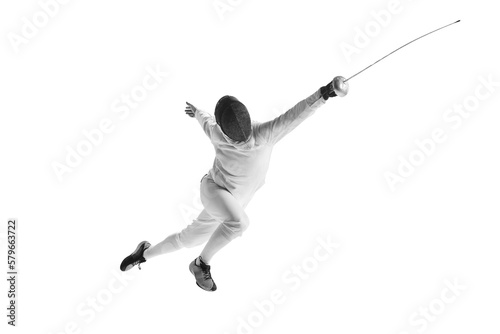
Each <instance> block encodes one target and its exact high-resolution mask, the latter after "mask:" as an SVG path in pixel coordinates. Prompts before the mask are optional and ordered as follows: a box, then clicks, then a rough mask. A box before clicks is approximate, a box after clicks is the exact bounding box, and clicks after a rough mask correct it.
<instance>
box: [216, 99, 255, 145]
mask: <svg viewBox="0 0 500 334" xmlns="http://www.w3.org/2000/svg"><path fill="white" fill-rule="evenodd" d="M215 120H216V121H217V124H219V126H220V127H221V129H222V131H223V132H224V134H225V135H226V136H228V137H229V138H231V139H232V140H234V141H246V140H247V139H248V138H249V137H250V134H251V131H252V125H251V119H250V114H249V113H248V110H247V108H246V107H245V105H244V104H243V103H241V102H240V101H239V100H238V99H237V98H235V97H234V96H229V95H226V96H224V97H222V98H221V99H220V100H219V102H217V105H216V106H215Z"/></svg>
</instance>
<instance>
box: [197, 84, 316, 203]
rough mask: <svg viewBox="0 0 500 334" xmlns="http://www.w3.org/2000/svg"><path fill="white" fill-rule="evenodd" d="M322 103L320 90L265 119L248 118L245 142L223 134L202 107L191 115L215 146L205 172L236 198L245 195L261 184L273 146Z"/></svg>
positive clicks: (254, 190) (250, 193)
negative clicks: (250, 126)
mask: <svg viewBox="0 0 500 334" xmlns="http://www.w3.org/2000/svg"><path fill="white" fill-rule="evenodd" d="M323 104H325V100H324V99H323V97H322V96H321V94H320V90H318V91H316V92H315V93H314V94H312V95H311V96H309V97H308V98H306V99H304V100H302V101H300V102H299V103H297V104H296V105H295V106H294V107H293V108H291V109H289V110H288V111H286V112H285V113H283V114H282V115H280V116H278V117H276V118H275V119H273V120H270V121H268V122H264V123H260V122H256V121H252V133H251V135H250V137H249V139H248V140H247V141H245V142H237V141H234V140H232V139H231V138H229V137H228V136H226V135H225V134H224V133H223V132H222V130H221V128H220V127H219V125H218V124H217V122H216V121H215V117H213V116H212V115H210V114H209V113H207V112H204V111H202V110H199V109H198V110H197V111H196V113H195V115H196V119H197V120H198V122H199V123H200V125H201V127H202V128H203V130H204V131H205V133H206V134H207V136H208V137H209V138H210V140H211V142H212V144H213V146H214V148H215V160H214V164H213V167H212V168H211V169H210V170H209V172H208V174H209V175H210V176H211V178H212V179H213V180H214V182H215V183H216V184H218V185H219V186H221V187H224V188H226V189H227V190H228V191H229V192H231V194H233V196H235V197H236V198H239V199H243V198H246V199H249V198H251V197H252V196H253V195H254V194H255V192H256V191H257V190H258V189H259V188H260V187H262V185H264V182H265V178H266V174H267V170H268V168H269V161H270V158H271V152H272V149H273V146H274V145H275V144H276V143H277V142H278V141H279V140H281V139H282V138H283V137H284V136H285V135H287V134H288V133H290V131H292V130H293V129H295V128H296V127H297V126H298V125H299V124H300V123H302V122H303V121H304V120H305V119H306V118H308V117H309V116H311V115H312V114H314V112H315V111H316V110H317V109H318V108H319V107H321V106H322V105H323Z"/></svg>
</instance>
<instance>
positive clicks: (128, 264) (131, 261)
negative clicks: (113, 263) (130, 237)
mask: <svg viewBox="0 0 500 334" xmlns="http://www.w3.org/2000/svg"><path fill="white" fill-rule="evenodd" d="M149 247H151V244H150V243H149V242H147V241H143V242H141V243H139V245H137V248H136V249H135V251H134V252H133V253H132V254H130V255H129V256H127V257H126V258H125V259H123V261H122V264H120V270H121V271H127V270H129V269H131V268H132V267H133V266H135V265H136V264H137V266H138V267H139V269H141V263H143V262H146V259H145V258H144V256H143V254H144V251H145V250H146V249H148V248H149Z"/></svg>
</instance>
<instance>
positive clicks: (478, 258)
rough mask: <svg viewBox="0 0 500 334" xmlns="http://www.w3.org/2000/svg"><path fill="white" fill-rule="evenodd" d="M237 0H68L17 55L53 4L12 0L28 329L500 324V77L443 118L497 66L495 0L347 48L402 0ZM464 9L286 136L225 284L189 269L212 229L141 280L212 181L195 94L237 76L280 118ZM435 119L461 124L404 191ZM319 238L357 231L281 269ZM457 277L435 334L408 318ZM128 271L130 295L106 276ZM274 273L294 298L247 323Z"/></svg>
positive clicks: (455, 6)
mask: <svg viewBox="0 0 500 334" xmlns="http://www.w3.org/2000/svg"><path fill="white" fill-rule="evenodd" d="M222 3H226V1H222ZM228 3H229V5H228V6H231V10H230V11H227V12H225V13H223V15H222V16H221V15H219V13H218V12H217V10H216V9H215V8H214V3H213V2H212V1H211V0H205V1H201V0H199V1H175V2H174V1H171V2H167V1H117V0H115V1H106V2H103V1H95V0H91V1H76V0H75V1H70V2H69V3H68V4H64V5H60V8H59V11H58V12H57V13H56V14H55V15H54V17H52V18H50V19H49V22H48V24H47V25H46V26H45V27H42V28H40V29H39V31H38V33H37V34H36V35H35V36H33V37H32V38H30V39H27V43H25V44H22V45H20V46H19V48H18V52H16V50H15V48H14V47H13V45H12V43H11V42H10V41H9V38H8V36H12V34H21V30H22V27H23V24H25V23H24V21H23V17H26V18H28V19H29V20H31V21H32V17H33V15H34V14H35V13H37V12H39V11H40V10H41V8H40V4H39V3H38V2H37V1H34V0H29V1H28V0H23V1H15V2H13V1H9V2H2V4H1V7H0V22H1V28H2V36H3V39H2V41H3V42H2V43H1V45H0V48H1V57H2V61H1V63H0V67H1V71H0V73H1V79H0V84H1V91H2V95H1V96H2V97H1V99H0V108H1V113H0V115H1V116H0V117H1V118H0V147H1V151H0V156H1V159H2V163H1V165H0V169H1V176H0V177H1V179H0V181H1V182H0V189H1V194H0V199H1V201H0V209H1V214H0V219H1V220H2V221H3V222H4V223H2V226H4V227H2V231H1V232H2V238H3V240H2V249H3V250H2V252H5V249H6V246H5V230H6V229H5V225H6V221H7V218H11V217H16V218H18V220H19V224H20V225H19V226H20V228H19V231H18V233H19V234H20V236H19V260H20V266H19V272H20V278H19V289H20V291H19V305H20V310H19V318H18V321H19V327H18V328H16V331H17V332H19V333H44V334H46V333H47V334H48V333H64V332H65V327H66V326H69V327H71V326H73V325H72V324H75V325H74V326H76V330H74V331H73V333H110V332H114V333H147V332H151V333H200V332H203V333H225V332H227V333H231V334H232V333H250V332H254V333H304V332H311V333H367V332H370V333H394V334H398V333H401V332H403V331H406V332H408V333H419V332H423V331H425V332H428V333H444V332H445V333H471V332H489V333H493V332H498V330H499V329H500V325H499V323H498V314H499V311H500V306H499V305H500V304H499V303H498V299H499V298H500V287H499V282H500V272H499V270H498V255H499V254H500V253H499V251H500V243H499V242H498V236H499V234H498V231H499V229H498V224H499V218H500V214H499V213H498V200H499V191H498V189H499V185H500V184H499V183H500V179H499V176H498V171H499V170H500V161H499V159H498V151H499V150H498V144H499V139H500V135H499V133H500V132H499V131H498V123H499V121H500V116H499V114H498V110H499V105H500V98H499V95H500V87H496V88H494V89H495V91H494V92H493V93H492V94H490V96H489V98H487V99H484V100H483V101H480V104H479V106H478V108H477V109H476V110H475V111H474V112H472V113H471V114H470V117H469V118H467V119H464V120H463V122H462V123H461V124H460V126H458V127H457V128H456V129H454V128H452V127H451V125H452V123H447V122H445V121H444V119H443V115H444V114H445V112H446V110H447V109H448V108H452V107H453V105H454V104H462V103H463V101H464V100H465V99H467V98H470V97H471V96H473V95H474V92H475V90H476V88H477V87H479V86H481V82H480V81H479V78H480V77H484V78H488V77H489V76H491V77H492V78H493V80H494V81H496V82H497V85H498V81H500V69H499V66H498V59H500V48H499V46H498V31H500V29H499V28H500V23H499V22H498V10H497V9H496V8H494V7H495V5H494V2H492V1H486V0H478V1H460V2H457V1H451V0H449V1H430V0H422V1H409V0H401V2H400V5H399V9H400V10H399V12H398V13H397V14H394V15H392V16H391V19H390V23H389V24H388V25H387V26H385V27H382V28H381V29H380V31H378V32H376V31H375V30H373V31H372V37H370V41H369V43H368V45H367V46H365V47H362V48H359V53H358V54H355V55H353V56H352V57H350V59H348V57H346V56H345V55H344V53H343V52H342V50H341V44H342V43H350V44H351V45H354V44H353V43H354V38H355V36H356V28H359V29H365V28H366V27H367V25H368V26H369V25H370V24H371V23H370V22H375V21H374V17H373V16H372V14H371V12H372V11H376V12H380V11H381V10H384V9H387V7H388V6H389V3H390V1H356V2H354V1H353V2H348V1H342V2H341V1H327V0H314V1H301V2H299V1H285V0H281V1H272V2H271V1H263V0H261V1H257V0H242V1H234V0H233V1H232V2H228ZM457 19H462V22H461V23H459V24H456V25H454V26H452V27H449V28H447V29H445V30H442V31H439V32H437V33H436V34H433V35H431V36H428V37H426V38H425V39H422V40H419V41H417V42H416V43H414V44H411V45H410V46H408V47H406V48H404V49H403V50H401V51H398V52H397V53H396V54H394V55H392V56H391V57H389V58H387V59H385V60H383V61H382V62H381V63H379V64H377V65H375V66H374V67H373V68H371V69H369V70H368V71H366V72H364V73H363V74H360V75H359V76H358V77H356V78H355V79H352V81H350V92H349V94H348V95H347V96H346V97H345V98H338V97H337V98H335V99H332V100H329V101H328V102H327V104H326V105H325V106H324V107H322V108H321V109H319V110H318V111H317V112H316V114H315V115H314V116H313V117H311V118H310V119H308V120H306V121H305V122H304V123H303V124H302V125H300V126H299V127H298V128H297V129H296V130H294V131H293V132H292V133H291V134H290V135H289V136H288V137H286V138H285V139H284V140H282V141H281V142H280V143H279V144H278V145H277V146H276V147H275V150H274V153H273V158H272V161H271V167H270V170H269V173H268V175H267V183H266V185H265V186H264V187H263V188H262V189H261V190H260V191H259V192H258V193H257V194H256V196H255V197H254V200H253V201H252V202H251V204H250V205H249V206H248V208H247V213H248V215H249V217H250V220H251V226H250V228H249V229H248V230H247V232H246V233H245V234H244V236H243V237H242V238H239V239H237V240H236V241H234V242H233V243H232V244H230V245H229V246H228V247H227V248H225V249H223V250H222V251H221V252H220V253H219V254H217V256H216V257H215V258H214V260H213V261H212V267H213V269H212V274H213V277H214V279H215V281H216V282H217V285H218V287H219V289H218V290H217V291H216V292H215V293H207V292H205V291H202V290H201V289H199V288H198V287H197V286H196V285H195V282H194V279H193V277H192V275H191V274H190V273H189V271H188V264H189V262H190V261H191V260H192V259H193V258H194V257H196V256H197V255H198V254H199V252H200V251H201V248H199V247H198V248H195V249H187V250H186V249H185V250H182V251H180V252H178V253H175V254H169V255H165V256H163V257H159V258H155V259H153V260H151V261H150V262H148V263H145V264H144V265H143V266H142V270H141V271H139V270H137V268H134V269H133V270H132V271H131V272H130V273H129V276H128V277H129V278H130V280H129V281H128V283H127V285H126V286H125V287H122V286H121V285H120V283H117V282H116V281H115V278H114V277H115V276H114V275H115V273H117V272H118V266H119V264H120V262H121V260H122V259H123V258H124V257H125V256H126V255H128V254H129V253H130V252H131V251H133V249H134V248H135V247H136V245H137V243H138V242H140V241H142V240H149V241H150V242H152V243H156V242H159V241H160V240H162V239H163V238H164V237H166V236H167V235H168V234H170V233H172V232H176V231H178V230H180V229H182V228H183V227H184V226H185V225H186V224H188V223H189V222H190V219H192V218H193V217H195V216H196V214H197V213H198V212H199V210H200V206H199V199H198V197H197V196H198V194H197V190H198V188H199V180H200V179H201V177H202V176H203V175H204V174H205V173H206V172H207V171H208V170H209V168H210V167H211V165H212V162H213V155H214V153H213V148H212V147H211V144H210V142H209V141H208V139H207V138H206V136H205V135H204V133H203V132H202V131H201V129H200V127H199V125H198V123H197V121H196V120H195V119H192V118H189V117H187V116H186V115H185V114H184V106H185V101H189V102H191V103H193V104H194V105H195V106H197V107H199V108H201V109H204V110H206V111H208V112H210V113H213V108H214V106H215V103H216V102H217V100H218V99H219V98H220V97H221V96H222V95H226V94H230V95H234V96H236V97H238V98H239V99H240V100H241V101H242V102H243V103H245V104H246V105H247V107H248V109H249V110H250V113H251V115H252V117H253V118H254V119H256V120H259V121H266V120H269V119H272V118H273V117H276V116H277V115H279V114H280V113H282V112H284V111H286V110H287V109H288V108H290V107H292V106H293V105H294V104H295V103H296V102H298V101H300V100H301V99H303V98H305V97H307V96H309V95H310V94H312V93H313V92H314V91H315V90H316V89H318V88H319V87H320V86H322V85H325V84H326V83H328V81H330V80H331V79H332V78H333V77H334V76H336V75H343V76H345V77H348V76H350V75H352V74H354V73H356V72H357V71H359V70H360V69H362V68H363V67H365V66H367V65H369V64H370V63H372V62H374V61H375V60H377V59H378V58H380V57H382V56H383V55H385V54H387V53H388V52H390V51H392V50H394V49H395V48H397V47H399V46H400V45H402V44H404V43H406V42H408V41H409V40H411V39H413V38H415V37H417V36H420V35H422V34H424V33H426V32H428V31H431V30H433V29H435V28H438V27H440V26H442V25H445V24H447V23H450V22H453V21H455V20H457ZM374 31H375V32H374ZM9 33H10V34H11V35H9ZM148 66H149V67H151V68H156V67H157V66H159V68H161V70H162V71H165V72H168V73H169V74H168V77H166V78H165V79H164V81H163V83H162V84H161V85H160V86H159V87H158V88H157V89H155V90H154V91H152V92H150V93H149V94H148V96H147V98H146V99H145V100H144V101H142V102H141V103H140V105H139V106H138V107H137V108H136V109H133V110H132V111H131V112H130V115H129V116H128V117H127V118H126V119H123V120H121V119H120V118H119V117H118V114H116V113H114V112H113V110H112V107H111V105H112V103H113V102H114V101H115V100H116V99H119V98H120V96H121V94H129V93H130V92H131V90H132V89H133V88H134V87H136V86H137V85H139V84H141V82H142V80H143V78H144V77H145V76H146V75H147V72H146V67H148ZM482 92H483V93H484V92H486V90H484V89H483V90H482ZM105 118H109V119H111V120H112V121H113V122H114V125H115V127H114V130H113V131H112V132H111V133H109V134H106V135H105V136H104V139H103V141H102V143H101V144H100V145H99V146H97V147H94V148H93V151H92V153H91V154H89V155H88V156H87V157H84V158H83V161H82V162H81V164H80V165H79V166H77V167H76V168H74V169H73V170H72V172H71V173H66V174H64V176H63V178H62V181H60V180H58V178H57V176H56V173H55V172H54V170H53V167H52V164H53V163H54V162H59V163H65V159H66V155H67V146H69V147H72V148H75V147H76V146H77V145H78V143H79V142H81V141H82V140H85V137H84V135H83V134H82V131H84V130H87V131H88V130H91V129H95V128H97V127H98V125H99V122H100V121H101V120H102V119H105ZM436 128H441V129H443V130H444V131H445V133H446V135H447V140H446V141H445V142H444V143H442V144H438V145H437V146H436V148H435V150H434V152H433V154H431V155H430V156H429V157H427V158H426V159H425V161H424V163H423V164H422V165H421V166H418V167H416V168H415V171H414V172H413V174H412V175H410V176H408V177H407V178H405V182H404V183H400V184H397V186H396V189H395V191H391V188H390V187H389V185H388V183H387V181H386V179H385V177H384V173H386V172H388V171H389V172H393V173H396V172H397V168H398V165H399V160H398V156H403V157H406V158H408V157H409V155H410V154H411V153H412V152H413V151H414V150H416V149H417V146H416V144H415V140H422V139H425V138H430V137H431V133H432V131H433V130H434V129H436ZM318 237H319V238H323V239H327V238H328V237H330V238H331V239H332V240H335V241H337V242H339V243H340V247H339V248H338V249H337V250H336V251H335V253H334V254H333V255H331V256H330V257H329V258H328V259H327V260H326V261H323V262H321V263H319V265H318V268H317V269H315V268H313V269H311V271H312V272H311V273H310V274H309V277H308V278H304V279H301V281H300V282H301V285H300V287H299V288H298V289H296V290H293V289H292V284H290V283H287V282H286V281H284V280H283V278H282V277H283V275H287V273H288V274H289V272H287V271H288V270H290V268H291V266H292V265H294V264H295V265H301V264H302V263H303V261H304V260H306V263H311V262H307V261H308V257H310V256H311V255H312V254H313V252H314V249H315V248H316V247H317V246H318V242H317V241H316V238H318ZM4 254H5V253H4ZM5 257H6V256H5V255H2V259H5ZM309 260H310V259H309ZM2 262H4V260H2ZM2 268H4V269H3V270H5V271H6V269H5V263H3V264H2ZM308 268H309V269H310V268H311V267H308ZM446 280H450V281H452V282H453V281H454V280H458V282H459V283H460V284H461V285H463V286H465V287H466V288H465V289H464V290H463V291H462V292H461V294H460V295H459V296H458V297H457V298H456V299H455V301H454V302H452V303H449V304H446V305H445V309H444V311H443V312H442V314H439V315H436V316H435V320H434V319H433V321H427V324H428V326H427V327H426V328H425V330H423V331H422V329H423V328H424V325H422V320H420V321H421V322H420V324H421V325H418V326H416V325H414V324H413V325H412V324H411V323H410V322H409V318H410V317H411V316H412V315H413V314H414V312H419V309H420V308H428V307H429V305H430V303H431V304H432V303H434V304H433V305H434V306H436V305H439V302H438V301H436V299H439V298H440V296H441V291H442V290H443V289H445V288H446V285H445V281H446ZM2 282H3V284H2V285H1V287H2V292H1V295H2V301H1V305H6V303H7V298H6V291H7V285H6V284H5V283H6V281H5V280H4V279H2ZM110 283H111V284H114V286H115V287H117V288H118V287H121V288H122V289H121V291H120V292H116V293H111V292H109V288H108V285H109V284H110ZM274 289H278V290H280V291H282V292H283V293H284V295H285V300H284V302H283V303H282V304H279V305H275V306H274V310H273V312H272V314H268V315H266V316H261V319H263V320H262V321H261V323H260V324H259V326H257V327H255V326H254V327H247V328H246V332H245V330H244V329H242V327H241V326H242V325H241V319H243V320H244V321H248V318H249V317H251V316H252V314H253V316H254V317H255V319H257V320H259V315H258V314H257V315H256V312H257V311H256V310H257V308H256V306H255V304H254V303H255V302H262V301H263V300H265V299H269V298H270V294H271V292H272V291H273V290H274ZM110 296H111V297H110ZM450 296H451V294H450ZM106 297H110V298H108V299H105V298H106ZM91 298H98V299H99V298H100V300H101V301H104V300H105V302H106V305H104V306H102V304H100V305H99V306H102V311H90V310H91V308H90V306H89V304H87V303H88V301H89V300H90V299H91ZM103 298H104V299H103ZM79 307H80V308H83V310H86V311H87V313H85V314H86V315H82V313H81V312H78V311H77V309H78V308H79ZM2 310H4V311H2V316H1V319H3V320H2V328H6V327H8V326H7V325H6V324H5V323H6V317H5V312H6V310H5V307H3V306H2ZM92 312H93V314H94V316H95V317H93V318H92V319H90V315H89V314H90V313H92ZM419 319H424V318H422V317H420V318H419ZM423 322H424V323H425V322H426V321H423ZM9 327H10V326H9ZM3 330H4V329H2V332H3ZM419 330H421V331H419ZM70 332H71V331H66V333H70Z"/></svg>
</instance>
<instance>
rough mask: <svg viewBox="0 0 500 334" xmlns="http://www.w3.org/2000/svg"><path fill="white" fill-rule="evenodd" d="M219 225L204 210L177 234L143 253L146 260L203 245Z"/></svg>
mask: <svg viewBox="0 0 500 334" xmlns="http://www.w3.org/2000/svg"><path fill="white" fill-rule="evenodd" d="M218 226H219V223H218V222H217V221H216V220H214V219H213V218H212V217H211V216H210V215H209V214H208V213H207V211H206V210H203V211H201V213H200V215H199V216H198V218H196V219H195V220H193V223H191V224H190V225H188V226H187V227H186V228H185V229H183V230H182V231H181V232H179V233H174V234H171V235H169V236H168V237H167V238H166V239H165V240H163V241H161V242H160V243H158V244H156V245H154V246H153V247H150V248H148V249H146V250H145V251H144V258H145V259H146V260H149V259H152V258H153V257H156V256H158V255H162V254H166V253H170V252H174V251H176V250H179V249H181V248H183V247H187V248H190V247H194V246H198V245H200V244H202V243H205V242H206V241H207V240H208V239H209V238H210V236H211V235H212V233H213V232H214V231H215V229H216V228H217V227H218Z"/></svg>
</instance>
